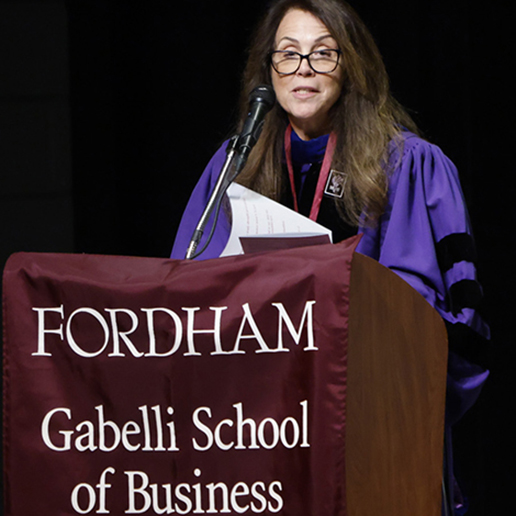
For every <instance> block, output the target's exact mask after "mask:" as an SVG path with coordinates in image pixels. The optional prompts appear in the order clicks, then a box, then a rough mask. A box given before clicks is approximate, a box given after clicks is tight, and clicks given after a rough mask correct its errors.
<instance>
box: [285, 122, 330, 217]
mask: <svg viewBox="0 0 516 516" xmlns="http://www.w3.org/2000/svg"><path fill="white" fill-rule="evenodd" d="M291 135H292V126H291V125H290V124H289V125H288V127H287V130H286V131H285V158H286V160H287V168H288V177H289V179H290V189H291V190H292V197H293V199H294V210H295V211H297V212H299V205H298V202H297V193H296V185H295V183H294V168H293V167H292V143H291V140H290V138H291ZM336 143H337V136H336V134H335V133H333V132H332V133H330V137H329V138H328V144H327V145H326V152H325V153H324V159H323V162H322V166H321V171H320V172H319V179H318V181H317V187H316V188H315V195H314V200H313V203H312V209H311V210H310V219H311V220H314V221H316V220H317V216H318V215H319V209H320V207H321V201H322V198H323V193H324V188H325V186H326V181H327V179H328V174H329V173H330V168H331V160H332V158H333V151H334V150H335V145H336Z"/></svg>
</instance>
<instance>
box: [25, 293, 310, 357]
mask: <svg viewBox="0 0 516 516" xmlns="http://www.w3.org/2000/svg"><path fill="white" fill-rule="evenodd" d="M314 306H315V301H313V300H312V301H306V302H305V305H304V310H303V313H302V316H301V321H300V323H299V325H298V327H297V329H296V327H295V325H294V323H293V322H292V318H291V317H290V315H289V313H288V311H287V309H286V307H285V306H284V304H283V303H271V307H273V308H275V313H276V314H277V327H278V334H277V338H276V342H275V343H274V344H275V347H273V346H271V345H270V344H271V343H267V342H266V341H265V339H264V337H263V334H262V332H261V331H260V327H259V324H258V322H257V320H256V318H255V316H254V315H253V313H252V311H251V307H250V305H249V303H244V304H243V305H241V306H240V307H239V311H240V317H241V319H240V325H239V329H238V332H237V335H236V338H235V341H234V343H232V344H231V346H232V347H230V346H229V345H227V346H226V348H227V349H224V346H223V342H222V334H221V333H222V318H223V317H227V318H228V320H230V321H234V320H235V319H236V317H235V314H234V313H231V311H230V310H228V307H227V306H210V307H208V310H209V311H211V312H213V325H212V326H211V327H208V328H199V327H198V326H197V325H196V317H198V314H199V313H206V311H203V310H202V309H201V307H182V308H181V311H182V312H186V325H185V324H183V322H182V319H181V317H180V316H179V315H178V314H177V313H176V312H174V311H173V310H170V309H169V308H164V307H154V308H141V309H140V311H139V312H135V311H133V310H130V309H128V308H106V309H104V310H103V311H99V310H96V309H94V308H91V307H80V308H77V309H76V310H74V311H73V312H72V313H71V314H69V315H66V314H65V308H64V305H61V306H57V307H47V308H41V307H33V308H32V310H33V311H34V312H37V321H38V331H37V346H36V351H35V352H34V353H32V356H35V357H50V356H52V352H51V349H52V348H51V345H50V343H48V342H47V341H48V340H50V337H49V335H52V336H53V339H52V341H53V342H52V345H53V346H55V342H56V337H55V336H57V338H58V339H59V340H60V341H61V342H65V343H66V344H67V345H68V347H69V348H70V350H71V351H72V352H73V353H75V354H76V355H77V356H80V357H82V358H89V359H92V358H95V357H98V356H99V355H102V354H103V353H105V352H106V351H108V353H107V356H108V357H125V356H127V354H129V355H130V356H132V357H134V358H144V357H169V356H171V355H174V354H176V353H177V352H178V351H179V350H180V349H181V346H182V344H183V341H184V340H185V341H186V350H185V351H184V352H183V354H182V356H185V357H193V356H201V355H202V354H203V352H202V350H201V349H200V348H199V344H196V342H195V336H196V335H201V334H204V335H211V336H212V337H211V338H212V340H213V344H212V350H211V351H210V353H209V354H210V355H222V356H225V355H242V354H245V353H246V351H245V350H243V349H240V345H241V341H242V340H244V339H245V340H251V341H253V342H254V343H255V344H254V352H255V353H282V352H283V353H284V352H289V351H290V349H289V348H287V347H285V335H290V337H291V339H292V340H293V342H294V344H295V345H296V346H299V344H300V342H301V337H302V335H303V333H304V334H306V345H305V346H304V348H303V350H304V351H317V350H318V348H317V346H316V345H315V334H314V324H313V311H314ZM103 312H105V313H103ZM140 312H141V313H140ZM159 313H161V314H164V316H166V317H167V318H169V319H170V320H171V321H172V324H173V327H172V330H171V329H170V328H168V327H167V329H166V331H165V332H162V333H161V334H160V335H161V336H162V339H166V341H164V342H163V341H162V342H157V337H156V321H155V317H156V314H159ZM260 313H263V308H262V309H261V310H260ZM52 314H54V315H53V318H52V320H53V321H54V323H51V322H49V318H50V317H52ZM55 314H57V315H55ZM226 314H229V315H226ZM183 317H184V315H183ZM56 318H58V320H59V322H58V323H57V322H56V321H55V320H56ZM78 318H80V319H81V320H82V321H83V322H84V321H87V322H88V323H89V324H90V326H91V325H93V327H98V328H100V330H101V332H100V338H99V337H98V336H96V337H92V336H91V332H88V333H87V335H88V336H87V337H85V336H84V334H82V339H81V338H78V337H79V335H78V334H77V329H76V328H77V326H76V325H74V321H75V320H76V319H78ZM237 320H238V319H237ZM127 321H129V323H130V326H129V329H122V328H123V327H124V324H123V323H126V322H127ZM270 324H273V321H272V320H271V319H270V317H269V318H268V319H267V326H269V325H270ZM141 326H144V327H146V333H145V337H146V342H145V338H144V339H140V340H141V341H143V342H145V344H140V345H141V346H145V349H138V347H137V346H136V344H135V342H134V334H135V332H136V331H137V330H138V329H139V328H140V327H141ZM74 328H75V333H74ZM246 328H248V330H246ZM249 329H250V333H245V331H249ZM94 333H95V335H97V332H94ZM164 336H165V337H164ZM131 337H133V340H131ZM85 338H87V339H88V343H87V344H88V346H87V347H88V349H84V342H78V341H81V340H84V339H85ZM211 338H210V340H211ZM110 343H111V344H110ZM203 343H206V338H204V339H203ZM204 345H206V344H204ZM158 347H159V348H160V351H158ZM247 347H248V348H249V346H247Z"/></svg>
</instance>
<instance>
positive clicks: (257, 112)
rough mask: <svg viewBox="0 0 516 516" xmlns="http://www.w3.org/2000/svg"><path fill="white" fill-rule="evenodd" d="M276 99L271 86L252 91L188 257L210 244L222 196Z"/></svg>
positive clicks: (194, 236)
mask: <svg viewBox="0 0 516 516" xmlns="http://www.w3.org/2000/svg"><path fill="white" fill-rule="evenodd" d="M274 99H275V96H274V92H273V90H272V87H270V86H264V85H261V86H257V87H256V88H255V89H254V90H253V91H252V92H251V95H250V107H249V113H248V115H247V118H246V120H245V122H244V126H243V128H242V132H241V133H240V135H235V136H233V137H232V138H231V140H230V142H229V144H228V147H227V149H226V154H227V156H226V161H225V162H224V166H223V167H222V170H221V172H220V175H219V178H218V179H217V183H216V184H215V188H214V189H213V192H212V194H211V196H210V198H209V200H208V204H207V205H206V207H205V208H204V211H203V213H202V215H201V218H200V219H199V222H198V223H197V226H196V228H195V231H194V232H193V235H192V239H191V240H190V244H189V246H188V249H187V251H186V256H185V259H186V260H192V259H193V258H196V257H197V256H199V255H200V254H201V253H202V252H203V251H204V250H205V249H206V247H207V246H208V244H209V242H210V240H211V237H212V236H213V233H214V231H215V226H216V224H217V218H218V215H219V210H220V204H221V202H222V197H223V195H224V194H225V193H226V190H227V189H228V187H229V185H230V184H231V183H232V182H233V181H234V180H235V178H236V177H237V176H238V174H239V173H240V172H241V170H242V169H243V168H244V166H245V163H246V161H247V158H248V157H249V154H250V152H251V149H252V148H253V146H254V144H255V143H256V142H257V141H258V138H259V136H260V133H261V131H262V127H263V124H264V118H265V115H266V114H267V112H268V111H270V109H271V108H272V106H273V104H274ZM214 209H216V212H215V220H214V222H213V226H212V228H211V233H210V235H209V237H208V239H207V242H206V243H205V244H204V247H203V248H202V249H201V250H200V251H199V252H198V253H197V254H196V250H197V246H198V245H199V242H200V241H201V238H202V235H203V233H204V228H205V227H206V224H207V223H208V220H209V218H210V216H211V214H212V212H213V210H214Z"/></svg>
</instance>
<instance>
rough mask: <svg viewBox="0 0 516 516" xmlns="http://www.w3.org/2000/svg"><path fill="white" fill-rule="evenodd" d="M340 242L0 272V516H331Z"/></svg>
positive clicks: (340, 501)
mask: <svg viewBox="0 0 516 516" xmlns="http://www.w3.org/2000/svg"><path fill="white" fill-rule="evenodd" d="M356 243H357V239H356V238H355V239H350V240H348V241H346V242H343V243H341V244H338V245H323V246H315V247H307V248H302V249H292V250H286V251H279V252H273V253H264V254H257V255H250V256H238V257H229V258H223V259H217V260H208V261H205V262H186V261H174V260H166V259H154V258H131V257H109V256H92V255H63V254H36V253H20V254H15V255H13V256H12V257H11V258H10V259H9V261H8V263H7V265H6V268H5V270H4V283H3V285H4V286H3V288H4V292H3V307H4V407H3V417H4V487H5V489H4V490H5V496H4V514H5V516H31V515H34V516H36V515H37V516H61V515H77V514H114V515H124V514H178V515H183V514H206V515H210V514H234V515H237V514H248V515H252V514H283V515H292V516H294V515H295V516H303V515H306V516H309V515H310V516H317V515H321V516H322V515H324V516H330V515H339V516H340V515H345V513H346V509H345V469H344V466H345V461H344V458H345V455H344V452H345V450H344V431H345V419H346V355H347V329H348V319H347V317H348V315H347V314H348V305H349V281H350V264H351V258H352V253H353V250H354V247H355V245H356Z"/></svg>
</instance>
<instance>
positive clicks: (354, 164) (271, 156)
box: [238, 0, 417, 225]
mask: <svg viewBox="0 0 516 516" xmlns="http://www.w3.org/2000/svg"><path fill="white" fill-rule="evenodd" d="M290 9H301V10H303V11H307V12H309V13H311V14H313V15H314V16H316V17H317V18H319V19H320V20H321V21H322V22H323V23H324V25H325V26H326V27H327V28H328V30H329V32H330V33H331V35H332V36H333V38H334V39H335V40H336V41H337V44H338V48H340V50H341V51H342V63H343V72H344V84H343V86H342V91H341V95H340V97H339V99H338V100H337V102H336V103H335V104H334V106H333V107H332V108H331V111H330V116H331V123H332V130H333V131H334V132H335V133H336V135H337V148H336V149H335V153H334V156H333V162H332V168H334V169H336V170H339V171H341V172H344V173H346V174H347V177H348V180H347V181H346V186H345V191H344V196H343V198H342V199H338V200H337V201H336V202H337V207H338V210H339V213H340V215H341V216H342V218H343V219H345V220H346V221H347V222H348V223H351V224H353V225H357V224H358V223H359V221H360V223H362V224H364V223H365V224H368V223H369V224H371V223H373V222H374V221H375V220H376V219H377V217H379V216H380V215H381V213H382V212H383V209H384V207H385V203H386V198H387V177H388V174H389V170H388V167H387V152H388V146H389V142H391V141H393V140H394V141H399V143H400V145H401V144H402V141H401V137H400V133H401V130H402V128H406V129H409V130H411V131H413V132H417V128H416V126H415V124H414V122H413V121H412V119H411V118H410V116H409V115H408V114H407V112H406V111H405V110H404V109H403V108H402V107H401V106H400V105H399V104H398V103H397V102H396V100H395V99H394V98H393V97H392V95H391V93H390V89H389V79H388V76H387V72H386V70H385V66H384V64H383V60H382V57H381V55H380V52H379V51H378V48H377V46H376V44H375V42H374V40H373V37H372V36H371V34H370V32H369V30H368V29H367V28H366V26H365V25H364V23H363V22H362V20H361V19H360V18H359V16H358V15H357V14H356V12H355V11H354V10H353V9H352V7H351V6H350V5H348V4H347V3H346V2H344V1H342V0H277V1H275V2H273V3H272V4H271V6H270V8H269V9H268V10H267V11H266V14H265V16H264V17H263V19H262V20H261V22H260V23H259V24H258V27H257V29H256V31H255V33H254V37H253V39H252V42H251V47H250V50H249V58H248V61H247V66H246V68H245V72H244V77H243V86H242V92H241V98H240V118H239V126H240V127H241V126H242V124H243V121H244V120H245V118H246V116H247V111H248V99H249V94H250V93H251V91H252V90H253V89H254V88H255V87H256V86H258V85H260V84H269V85H270V84H271V83H272V81H271V65H270V58H269V54H270V52H271V51H273V50H274V45H275V37H276V32H277V29H278V26H279V24H280V22H281V20H282V19H283V17H284V16H285V14H286V13H287V11H289V10H290ZM288 123H289V121H288V117H287V114H286V113H285V111H284V110H283V109H282V108H281V106H280V105H279V104H278V103H276V104H275V106H274V107H273V109H272V111H271V112H270V113H269V114H268V115H267V118H266V121H265V124H264V127H263V131H262V134H261V136H260V138H259V140H258V142H257V144H256V146H255V147H254V149H253V151H252V152H251V154H250V156H249V160H248V161H247V164H246V166H245V168H244V170H243V171H242V173H241V175H240V176H239V177H238V182H239V183H240V184H243V185H244V186H247V187H249V188H252V189H253V190H255V191H257V192H259V193H261V194H263V195H266V196H268V197H270V198H271V199H274V200H279V199H280V198H281V195H282V192H283V191H284V188H286V185H285V183H286V181H285V177H284V174H283V171H282V169H283V167H282V156H283V139H284V134H285V129H286V127H287V125H288Z"/></svg>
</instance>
